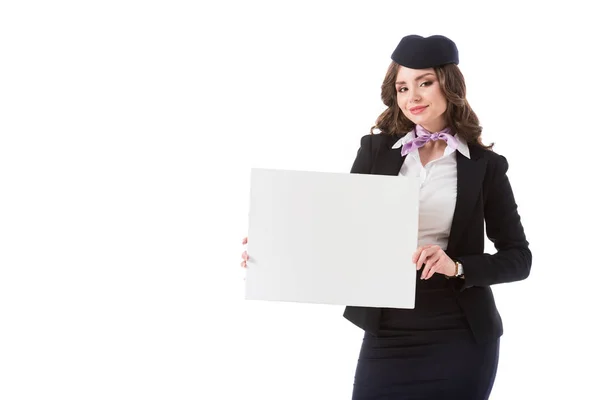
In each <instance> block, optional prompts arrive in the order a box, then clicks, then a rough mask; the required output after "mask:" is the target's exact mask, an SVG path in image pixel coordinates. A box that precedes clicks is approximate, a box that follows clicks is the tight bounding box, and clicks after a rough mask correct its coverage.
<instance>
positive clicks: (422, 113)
mask: <svg viewBox="0 0 600 400" xmlns="http://www.w3.org/2000/svg"><path fill="white" fill-rule="evenodd" d="M396 96H397V99H398V106H399V107H400V109H401V110H402V113H403V114H404V115H405V116H406V117H407V118H408V119H409V120H411V121H412V122H414V123H415V124H419V125H421V126H422V127H424V128H425V129H427V130H428V131H430V132H438V131H441V130H442V129H444V128H445V127H446V121H445V119H444V112H445V111H446V107H447V105H448V101H447V100H446V97H445V96H444V93H442V88H441V87H440V82H439V81H438V79H437V76H436V75H435V71H434V69H433V68H428V69H410V68H407V67H403V66H401V67H400V68H399V69H398V75H397V76H396Z"/></svg>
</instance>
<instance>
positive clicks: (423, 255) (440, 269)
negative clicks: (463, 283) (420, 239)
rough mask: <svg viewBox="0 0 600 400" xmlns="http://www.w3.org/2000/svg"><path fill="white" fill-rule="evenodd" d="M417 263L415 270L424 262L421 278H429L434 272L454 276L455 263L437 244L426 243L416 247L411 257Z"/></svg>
mask: <svg viewBox="0 0 600 400" xmlns="http://www.w3.org/2000/svg"><path fill="white" fill-rule="evenodd" d="M412 262H414V263H416V264H417V271H418V270H420V269H421V266H422V265H423V264H425V267H424V268H423V272H421V279H429V278H431V277H432V276H433V274H434V273H436V272H437V273H438V274H444V275H446V276H454V273H455V271H456V265H455V264H454V261H453V260H452V259H451V258H450V257H448V255H447V254H446V252H445V251H444V250H442V248H441V247H440V246H438V245H433V244H428V245H425V246H421V247H419V248H417V250H416V251H415V252H414V254H413V257H412Z"/></svg>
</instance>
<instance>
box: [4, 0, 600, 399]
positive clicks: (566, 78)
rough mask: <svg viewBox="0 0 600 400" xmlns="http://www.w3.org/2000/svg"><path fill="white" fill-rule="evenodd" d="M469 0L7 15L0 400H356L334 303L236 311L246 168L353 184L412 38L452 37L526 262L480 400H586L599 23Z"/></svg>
mask: <svg viewBox="0 0 600 400" xmlns="http://www.w3.org/2000/svg"><path fill="white" fill-rule="evenodd" d="M548 3H552V4H548ZM217 4H218V5H217ZM481 4H482V5H479V6H474V5H469V4H467V3H462V2H458V1H455V2H448V1H445V2H404V1H373V2H366V1H361V2H358V1H343V2H342V1H335V2H334V1H302V2H289V1H280V2H275V1H273V2H266V1H258V0H254V1H237V2H232V1H230V2H225V1H222V2H217V1H215V2H198V1H188V2H184V1H144V2H142V1H137V2H135V1H130V0H126V1H124V0H121V1H102V2H100V1H95V2H92V1H85V2H84V1H79V2H77V1H55V2H42V1H38V2H31V1H5V2H2V5H1V6H0V135H1V140H0V398H1V399H7V400H12V399H47V398H53V399H54V398H56V399H59V398H60V399H107V398H110V399H138V398H139V399H142V398H143V399H238V398H245V399H260V400H268V399H277V400H280V399H286V400H292V399H334V400H335V399H349V398H350V394H351V391H352V381H353V376H354V368H355V366H356V360H357V357H358V351H359V348H360V344H361V339H362V331H360V329H358V328H356V327H354V326H353V325H352V324H351V323H349V322H348V321H346V320H345V319H343V318H342V312H343V307H341V306H323V305H306V304H294V303H288V304H284V303H269V302H251V301H244V300H243V297H244V291H243V290H244V280H243V279H244V273H245V272H244V271H243V270H242V269H241V268H240V267H239V263H240V254H241V252H242V251H243V246H242V245H241V240H242V238H243V237H244V236H245V234H246V230H247V216H248V205H249V202H248V200H249V183H250V168H251V167H266V168H282V169H299V170H314V171H330V172H344V171H349V170H350V166H351V165H352V162H353V160H354V157H355V155H356V151H357V149H358V145H359V141H360V137H361V136H362V135H364V134H366V133H368V131H369V129H370V127H371V126H372V125H373V123H374V121H375V119H376V117H377V116H378V115H379V113H380V112H381V111H382V110H383V105H382V103H381V101H380V98H379V95H380V92H379V90H380V85H381V81H382V79H383V77H384V74H385V71H386V68H387V66H388V64H389V61H390V59H389V56H390V54H391V52H392V51H393V50H394V48H395V46H396V45H397V43H398V41H399V40H400V38H401V37H402V36H404V35H407V34H413V33H416V34H421V35H431V34H444V35H446V36H449V37H451V38H452V39H453V40H454V41H455V42H456V43H457V45H458V47H459V50H460V57H461V63H460V67H461V69H462V71H463V73H464V74H465V76H466V80H467V86H468V99H469V102H470V103H471V105H472V107H473V108H474V110H475V111H476V112H477V114H478V116H479V118H480V120H481V124H482V126H483V128H484V134H483V139H484V141H485V142H486V143H489V142H495V143H496V151H497V152H499V153H501V154H503V155H505V156H506V157H507V159H508V160H509V163H510V169H509V177H510V179H511V182H512V184H513V188H514V191H515V195H516V198H517V202H518V204H519V207H520V208H519V210H520V212H521V215H522V219H523V224H524V226H525V229H526V233H527V235H528V239H529V240H530V242H531V249H532V251H533V260H534V261H533V268H532V273H531V276H530V278H529V279H527V280H526V281H523V282H519V283H513V284H506V285H501V286H498V287H495V288H494V290H495V293H496V297H497V304H498V307H499V309H500V312H501V314H502V316H503V319H504V324H505V332H506V333H505V335H504V336H503V339H502V344H501V358H500V365H499V370H498V375H497V380H496V385H495V388H494V392H493V395H492V398H493V399H496V400H497V399H531V398H544V399H545V398H552V399H554V398H556V399H565V398H594V397H595V396H597V393H596V392H595V390H596V388H597V379H598V377H597V359H598V357H599V356H600V354H599V352H598V345H597V335H596V333H595V331H594V330H592V328H591V327H592V325H593V324H594V323H595V319H596V317H597V306H598V304H599V302H598V299H597V296H598V292H599V290H598V288H599V283H598V278H599V275H600V274H599V273H598V267H599V264H600V262H599V258H598V245H597V240H598V212H597V209H596V204H597V203H596V201H595V199H594V198H593V197H592V194H591V189H592V188H596V187H597V186H598V181H599V179H598V177H597V171H596V170H597V150H596V149H597V143H598V139H597V136H598V134H599V133H600V132H599V129H598V125H597V118H598V98H597V90H598V71H597V64H595V63H594V59H595V55H596V53H597V50H596V49H597V46H598V44H597V43H598V41H597V39H598V37H599V36H600V33H599V31H598V26H597V22H596V19H595V18H594V15H595V14H594V13H593V12H592V11H591V8H590V7H591V6H585V4H588V2H584V1H569V2H560V3H559V2H541V1H540V2H539V4H538V5H535V2H526V1H520V2H515V3H514V4H512V5H509V4H506V3H502V4H500V3H484V2H481ZM589 4H592V2H589ZM370 206H372V207H376V206H377V205H376V204H374V205H370ZM370 206H367V207H366V208H368V207H370ZM489 249H490V251H493V248H492V247H491V246H490V247H489ZM349 251H351V249H349ZM290 257H293V254H290Z"/></svg>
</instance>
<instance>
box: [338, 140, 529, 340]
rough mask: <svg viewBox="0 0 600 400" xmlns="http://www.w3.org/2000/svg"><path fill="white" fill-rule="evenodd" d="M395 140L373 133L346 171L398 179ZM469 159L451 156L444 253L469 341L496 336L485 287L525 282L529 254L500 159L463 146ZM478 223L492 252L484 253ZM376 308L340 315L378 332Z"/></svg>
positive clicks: (496, 320) (498, 322) (496, 317)
mask: <svg viewBox="0 0 600 400" xmlns="http://www.w3.org/2000/svg"><path fill="white" fill-rule="evenodd" d="M398 139H400V136H396V135H386V134H374V135H366V136H363V137H362V139H361V144H360V148H359V150H358V154H357V156H356V159H355V161H354V164H353V165H352V170H351V171H350V172H351V173H358V174H378V175H398V174H399V172H400V167H401V166H402V164H403V162H404V159H405V157H402V156H401V155H400V150H401V149H400V148H398V149H392V146H393V145H394V144H395V143H396V141H398ZM469 152H470V157H471V158H470V159H469V158H467V157H465V156H463V155H462V154H461V153H460V152H456V159H457V199H456V208H455V210H454V218H453V220H452V226H451V229H450V237H449V240H448V247H447V249H446V254H448V256H449V257H451V258H453V259H456V260H459V261H460V262H461V263H462V264H463V267H464V277H465V279H464V280H463V279H456V278H452V282H453V284H454V285H455V286H454V288H455V290H456V295H457V298H458V303H459V305H460V307H461V308H462V309H463V311H464V313H465V315H466V318H467V321H468V324H469V326H470V328H471V331H472V332H473V335H474V337H475V340H476V341H477V342H478V343H482V342H485V341H488V340H491V339H496V338H498V337H500V336H501V335H502V333H503V328H502V319H501V318H500V314H499V313H498V310H497V308H496V303H495V302H494V296H493V294H492V290H491V289H490V285H493V284H496V283H504V282H511V281H518V280H522V279H525V278H527V276H529V271H530V269H531V251H530V250H529V243H528V242H527V240H526V238H525V233H524V231H523V226H522V225H521V218H520V216H519V214H518V212H517V204H516V203H515V199H514V196H513V192H512V188H511V186H510V183H509V181H508V177H507V176H506V171H507V170H508V162H507V161H506V158H504V157H503V156H501V155H499V154H496V153H494V152H492V151H490V150H485V149H483V148H481V147H479V146H477V145H472V144H469ZM484 221H485V229H486V232H487V236H488V238H489V239H490V240H491V241H492V242H493V243H494V246H495V247H496V250H497V252H496V253H495V254H492V255H490V254H485V253H484V240H485V238H484ZM380 316H381V308H375V307H355V306H347V307H346V309H345V311H344V317H345V318H347V319H348V320H350V321H351V322H352V323H354V324H355V325H357V326H359V327H360V328H362V329H364V330H365V331H367V332H370V333H372V334H376V333H377V331H378V329H379V319H380Z"/></svg>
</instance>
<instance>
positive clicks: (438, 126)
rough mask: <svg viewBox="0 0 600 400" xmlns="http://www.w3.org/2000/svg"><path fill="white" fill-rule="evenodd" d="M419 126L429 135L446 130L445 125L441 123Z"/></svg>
mask: <svg viewBox="0 0 600 400" xmlns="http://www.w3.org/2000/svg"><path fill="white" fill-rule="evenodd" d="M421 126H422V127H423V128H425V129H426V130H428V131H429V132H431V133H434V132H439V131H442V130H444V129H446V128H447V125H446V124H445V123H443V122H442V123H437V124H436V123H431V124H426V125H421Z"/></svg>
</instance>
